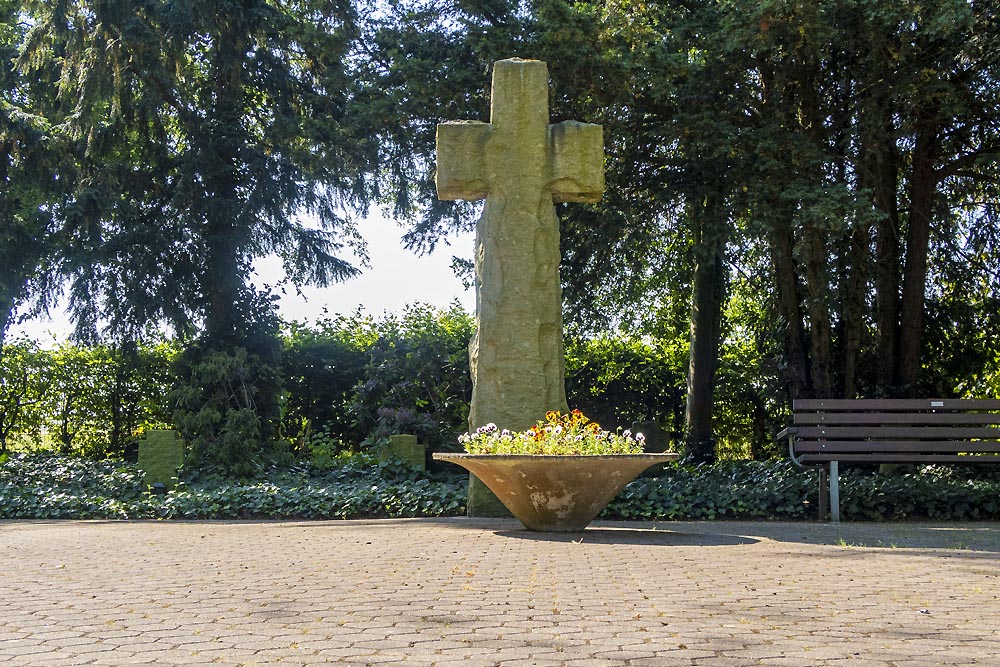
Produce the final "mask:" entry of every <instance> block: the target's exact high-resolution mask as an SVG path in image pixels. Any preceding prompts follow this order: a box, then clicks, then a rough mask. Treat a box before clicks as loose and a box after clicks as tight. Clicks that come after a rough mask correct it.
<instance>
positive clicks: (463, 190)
mask: <svg viewBox="0 0 1000 667" xmlns="http://www.w3.org/2000/svg"><path fill="white" fill-rule="evenodd" d="M489 133H490V125H489V123H480V122H477V121H457V122H451V123H438V126H437V174H436V176H435V183H436V185H437V193H438V199H445V200H451V199H467V200H476V199H483V198H485V197H486V194H487V191H488V190H489V183H488V182H487V176H486V165H485V156H486V140H487V139H488V138H489Z"/></svg>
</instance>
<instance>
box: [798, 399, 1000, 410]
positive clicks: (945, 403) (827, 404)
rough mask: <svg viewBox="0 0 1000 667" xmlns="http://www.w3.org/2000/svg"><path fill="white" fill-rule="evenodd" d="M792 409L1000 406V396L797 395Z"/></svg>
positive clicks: (977, 408) (981, 407)
mask: <svg viewBox="0 0 1000 667" xmlns="http://www.w3.org/2000/svg"><path fill="white" fill-rule="evenodd" d="M792 410H793V411H794V412H799V411H802V410H806V411H809V410H813V411H815V410H829V411H838V410H845V411H848V412H857V411H860V410H882V411H887V410H892V411H899V410H910V411H913V410H962V411H965V410H1000V400H996V399H985V398H975V399H973V398H859V399H843V398H798V399H795V400H793V401H792Z"/></svg>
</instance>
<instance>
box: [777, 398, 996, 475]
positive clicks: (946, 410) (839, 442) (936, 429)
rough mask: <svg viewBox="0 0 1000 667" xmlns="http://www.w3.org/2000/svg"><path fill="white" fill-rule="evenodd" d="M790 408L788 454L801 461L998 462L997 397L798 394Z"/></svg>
mask: <svg viewBox="0 0 1000 667" xmlns="http://www.w3.org/2000/svg"><path fill="white" fill-rule="evenodd" d="M792 413H793V414H792V418H793V421H794V424H795V429H794V431H795V442H794V445H793V446H794V455H796V456H800V455H803V456H801V460H803V461H804V462H808V461H813V462H817V461H823V460H862V459H861V458H860V457H865V458H864V460H868V459H867V457H872V460H873V462H874V461H878V460H886V461H888V460H904V459H905V458H906V456H907V455H912V458H913V460H922V461H935V462H952V461H954V462H967V463H972V462H973V461H971V460H969V459H968V457H969V456H978V457H983V458H988V459H989V460H992V461H997V462H1000V457H998V456H996V454H997V453H998V452H1000V400H987V399H947V398H943V399H857V400H845V399H801V400H796V401H793V403H792ZM959 454H962V455H963V456H961V457H960V456H958V455H959Z"/></svg>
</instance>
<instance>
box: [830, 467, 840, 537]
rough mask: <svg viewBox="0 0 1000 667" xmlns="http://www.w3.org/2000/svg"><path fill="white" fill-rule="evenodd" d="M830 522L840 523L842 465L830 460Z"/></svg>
mask: <svg viewBox="0 0 1000 667" xmlns="http://www.w3.org/2000/svg"><path fill="white" fill-rule="evenodd" d="M830 522H831V523H840V465H839V462H838V461H830Z"/></svg>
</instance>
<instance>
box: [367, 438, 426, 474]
mask: <svg viewBox="0 0 1000 667" xmlns="http://www.w3.org/2000/svg"><path fill="white" fill-rule="evenodd" d="M377 453H378V459H379V461H382V462H385V461H388V460H390V459H395V460H397V461H402V462H403V463H405V464H406V465H408V466H410V467H411V468H416V469H417V470H426V469H427V445H422V444H419V443H418V442H417V436H415V435H411V434H407V433H400V434H396V435H390V436H389V442H387V443H386V444H385V445H383V446H381V447H379V448H378V452H377Z"/></svg>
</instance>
